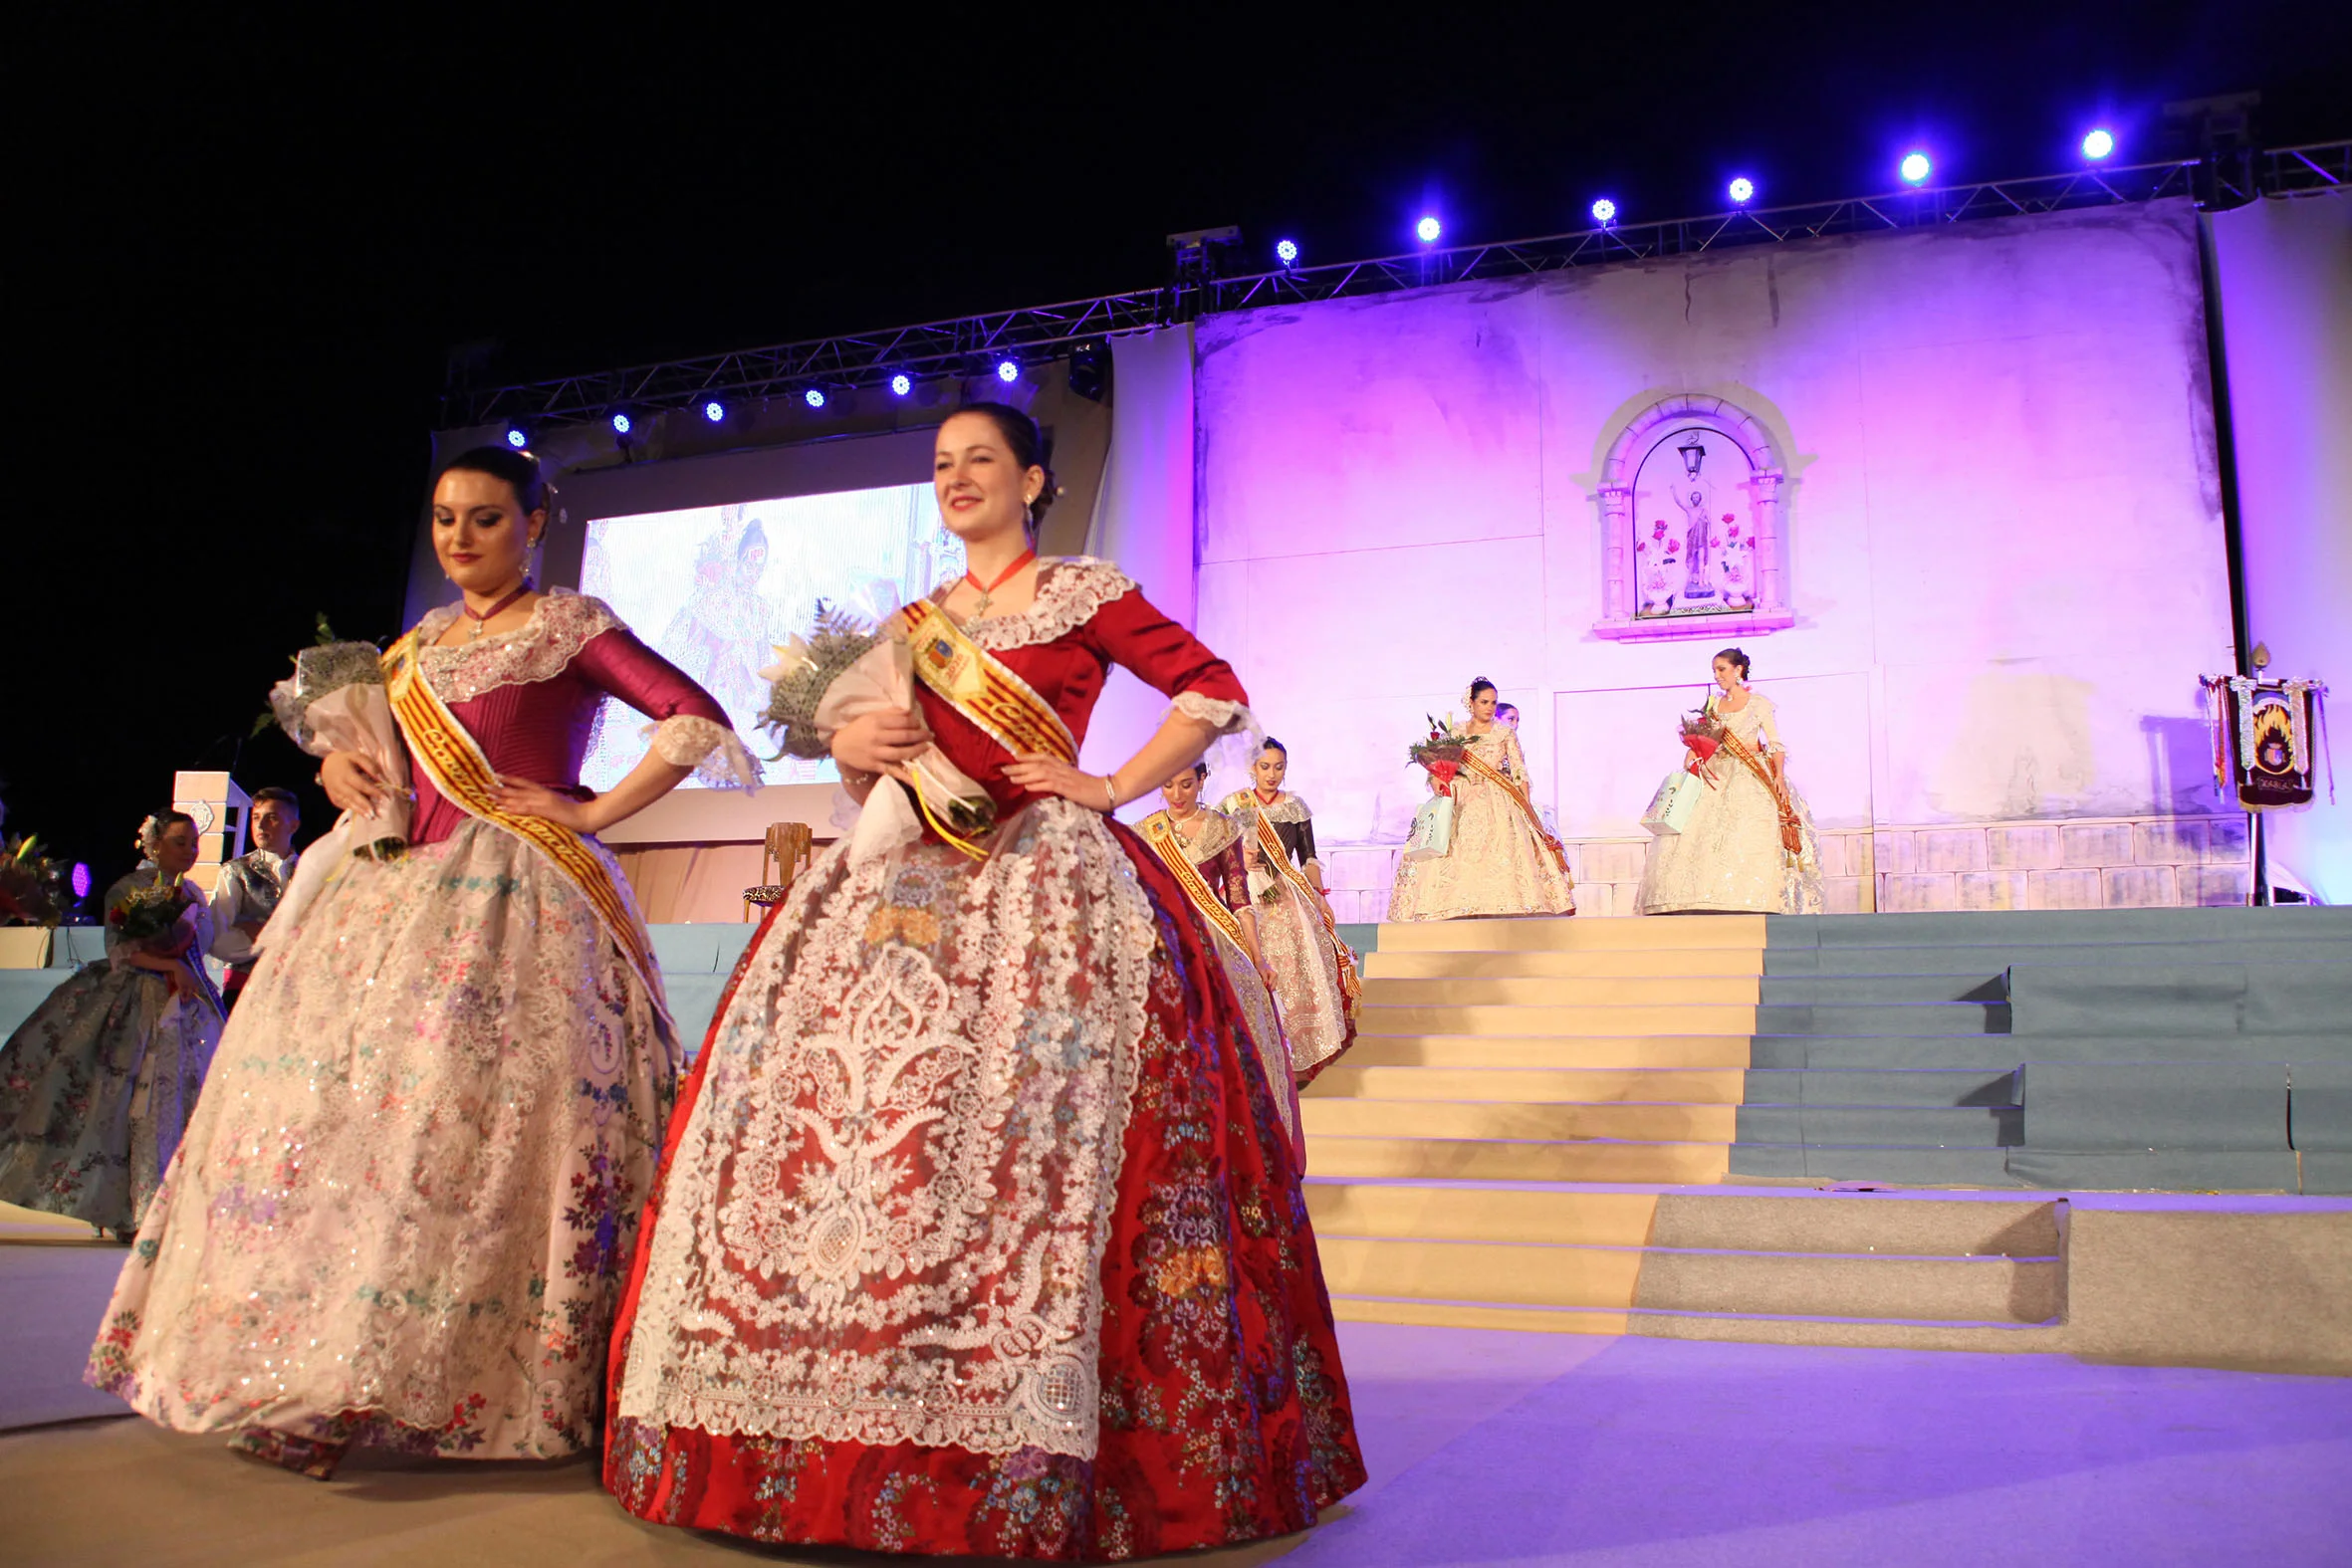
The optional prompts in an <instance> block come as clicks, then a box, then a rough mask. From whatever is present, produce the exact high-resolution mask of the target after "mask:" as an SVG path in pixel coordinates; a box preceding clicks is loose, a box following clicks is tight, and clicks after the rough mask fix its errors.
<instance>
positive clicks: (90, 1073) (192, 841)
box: [0, 811, 221, 1241]
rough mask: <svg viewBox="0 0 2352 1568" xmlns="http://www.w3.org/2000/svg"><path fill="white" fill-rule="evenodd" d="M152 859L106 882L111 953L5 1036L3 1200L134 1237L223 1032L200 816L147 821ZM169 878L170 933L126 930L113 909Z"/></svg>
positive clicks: (145, 838) (142, 833) (144, 835)
mask: <svg viewBox="0 0 2352 1568" xmlns="http://www.w3.org/2000/svg"><path fill="white" fill-rule="evenodd" d="M139 848H140V849H142V850H143V851H145V853H146V856H147V858H148V860H149V861H150V862H152V863H151V864H149V865H146V866H142V867H141V868H140V869H138V870H136V871H133V872H132V873H130V875H128V876H126V877H124V878H122V880H120V881H119V882H117V883H116V884H115V885H114V886H113V887H110V888H108V889H107V896H106V907H107V910H108V911H109V914H110V919H109V921H108V925H107V933H106V937H107V956H106V957H105V958H103V959H100V960H98V961H97V962H95V963H92V964H86V965H84V966H83V967H82V969H81V971H80V972H79V973H77V974H76V975H75V976H74V978H73V979H71V980H69V981H67V982H66V983H65V984H64V985H62V986H60V987H58V988H57V990H55V991H53V992H51V993H50V994H49V996H48V997H47V999H45V1000H44V1001H43V1002H42V1004H41V1006H40V1007H39V1008H36V1009H34V1012H33V1015H32V1016H31V1017H29V1018H27V1019H25V1021H24V1022H23V1023H22V1024H21V1025H19V1026H18V1028H17V1031H16V1032H15V1033H14V1034H12V1035H10V1036H9V1038H8V1043H7V1044H6V1045H0V1202H6V1203H12V1204H21V1205H23V1206H24V1207H25V1208H27V1209H43V1210H47V1211H49V1212H50V1213H52V1214H61V1215H70V1216H72V1217H73V1218H75V1219H77V1220H84V1221H87V1222H89V1224H90V1225H91V1226H92V1228H93V1229H96V1230H98V1231H99V1232H102V1233H103V1232H109V1231H111V1232H114V1233H115V1234H116V1236H117V1237H118V1238H119V1239H121V1240H124V1241H127V1240H129V1239H130V1235H131V1232H133V1231H135V1230H136V1229H137V1228H138V1221H139V1217H140V1216H141V1215H143V1214H144V1213H145V1212H146V1208H147V1202H148V1200H149V1199H151V1198H152V1197H153V1196H154V1193H155V1186H156V1183H157V1182H158V1181H159V1180H160V1179H161V1177H162V1175H163V1168H164V1166H166V1165H168V1164H169V1163H170V1161H171V1153H172V1151H173V1150H174V1149H175V1148H177V1147H178V1146H179V1138H180V1129H181V1128H183V1127H185V1126H186V1125H187V1119H188V1113H189V1112H190V1111H192V1110H193V1109H195V1105H196V1092H197V1091H198V1090H199V1089H201V1088H202V1087H203V1086H204V1074H205V1071H206V1069H207V1068H209V1067H210V1066H211V1064H212V1053H213V1048H214V1047H215V1046H216V1045H217V1044H218V1043H219V1041H220V1030H221V1006H220V994H219V993H218V992H215V991H214V990H213V989H212V982H211V981H210V980H209V979H207V978H206V976H205V973H204V954H205V952H206V950H207V949H209V948H210V947H211V946H212V912H211V910H210V909H208V908H207V907H206V905H205V902H204V899H203V896H202V895H201V894H200V893H198V892H197V891H196V889H195V888H193V887H192V886H190V885H189V884H188V883H187V882H186V881H184V880H183V879H184V878H185V877H186V876H187V874H188V870H189V868H190V867H192V866H193V865H195V863H196V855H197V852H198V837H197V833H196V823H195V819H194V818H193V817H190V816H189V815H187V813H185V812H183V811H163V812H159V813H158V814H156V815H154V816H150V817H148V818H147V820H146V822H145V823H144V824H143V825H142V826H141V827H140V829H139ZM164 879H168V880H169V881H170V883H171V884H172V886H173V887H174V888H176V889H177V893H176V897H177V899H178V901H179V906H180V907H179V913H178V916H177V918H176V920H175V922H174V924H173V926H172V929H171V930H170V932H168V933H166V934H164V935H162V936H151V937H139V938H124V937H122V936H120V935H119V933H118V931H117V930H116V927H115V922H114V920H113V919H112V918H111V917H112V915H113V912H114V911H117V910H119V909H121V908H122V906H123V904H124V902H125V901H126V900H127V899H128V898H129V897H130V895H131V894H132V893H134V892H139V891H142V890H144V889H147V888H152V887H154V886H155V885H156V883H157V882H158V881H160V880H164Z"/></svg>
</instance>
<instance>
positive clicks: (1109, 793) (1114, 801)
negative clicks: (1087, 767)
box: [1102, 773, 1119, 816]
mask: <svg viewBox="0 0 2352 1568" xmlns="http://www.w3.org/2000/svg"><path fill="white" fill-rule="evenodd" d="M1116 778H1118V775H1117V774H1115V773H1108V774H1104V775H1103V776H1102V799H1103V802H1104V803H1103V807H1102V811H1103V814H1104V815H1105V816H1107V815H1109V814H1110V813H1111V812H1113V811H1115V810H1117V809H1118V808H1119V794H1118V790H1117V789H1116V788H1114V787H1113V786H1112V784H1111V781H1112V780H1114V779H1116Z"/></svg>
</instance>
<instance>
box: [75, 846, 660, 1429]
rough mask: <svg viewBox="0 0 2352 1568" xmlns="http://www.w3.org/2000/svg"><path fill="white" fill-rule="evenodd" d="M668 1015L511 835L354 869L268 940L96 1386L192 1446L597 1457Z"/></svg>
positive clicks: (133, 1260) (159, 1203) (160, 1206)
mask: <svg viewBox="0 0 2352 1568" xmlns="http://www.w3.org/2000/svg"><path fill="white" fill-rule="evenodd" d="M622 886H623V887H625V886H626V884H625V883H623V884H622ZM657 1003H658V999H657V998H655V997H653V996H651V995H649V994H648V993H647V991H646V989H645V988H644V986H643V984H642V983H641V982H640V981H639V980H638V979H637V976H636V974H635V972H634V971H633V970H632V969H631V968H630V966H629V965H628V964H627V962H626V961H625V960H624V959H623V958H622V957H621V955H620V952H619V949H618V948H617V946H616V945H615V944H614V942H613V941H612V939H611V938H610V936H609V935H607V934H606V933H605V932H604V930H603V929H602V927H601V926H600V925H599V924H598V922H597V919H596V916H595V914H594V911H593V910H592V909H590V907H589V906H588V901H587V900H586V899H585V898H583V897H582V896H581V895H580V894H579V893H577V892H575V891H574V890H573V889H572V887H571V886H570V884H568V883H567V882H565V881H564V880H563V879H562V878H561V877H560V876H558V875H557V874H556V873H555V872H554V871H553V870H552V869H550V868H549V867H547V866H546V865H545V864H544V863H543V862H542V861H541V860H540V859H539V856H538V853H537V851H535V850H533V849H532V848H530V847H529V846H528V845H526V844H524V843H523V842H522V841H521V840H519V839H517V838H515V837H513V836H512V835H510V834H508V833H505V832H503V831H501V830H499V829H498V828H495V827H492V826H490V825H489V824H487V823H481V822H470V821H469V822H468V823H467V824H465V825H463V826H461V827H460V828H458V830H457V831H456V832H455V833H454V834H452V835H451V836H450V837H448V838H447V839H444V840H442V841H441V842H439V843H435V844H431V845H426V846H423V847H421V848H417V849H412V850H411V851H410V852H409V853H408V854H407V855H406V856H404V857H402V858H398V859H394V860H389V861H375V860H368V859H361V858H353V859H352V860H351V861H350V862H348V864H347V866H346V867H345V869H344V870H342V871H341V872H340V873H339V875H338V879H337V880H336V881H335V882H334V883H333V884H331V885H330V886H329V887H328V888H327V890H326V891H325V892H323V893H322V894H321V895H320V897H319V898H318V900H317V901H316V902H315V903H313V904H312V905H311V906H310V907H309V908H308V909H307V910H305V911H303V912H302V915H301V916H300V919H299V923H298V924H296V925H295V926H294V927H293V929H291V930H288V931H286V932H283V933H281V932H278V931H276V930H273V932H272V944H271V946H270V948H269V949H268V950H267V952H266V953H265V954H264V956H263V958H262V961H261V964H260V966H259V967H258V970H257V972H256V974H255V977H254V979H253V981H252V982H251V983H250V984H249V985H248V986H247V987H246V989H245V994H244V998H243V1000H242V1001H241V1002H240V1003H239V1004H238V1008H237V1011H236V1014H235V1016H234V1018H233V1020H232V1021H231V1023H230V1025H229V1028H228V1031H227V1033H226V1035H225V1037H224V1038H223V1040H222V1044H221V1049H220V1052H219V1055H218V1059H217V1060H216V1062H215V1064H214V1070H213V1077H212V1081H211V1085H210V1091H209V1092H208V1093H207V1094H206V1095H205V1096H204V1098H203V1100H202V1102H201V1103H200V1105H199V1107H198V1109H197V1114H196V1117H195V1119H194V1121H193V1122H192V1123H191V1125H190V1126H189V1129H188V1135H187V1138H186V1140H185V1142H184V1144H183V1147H182V1148H181V1150H180V1154H179V1158H178V1159H177V1160H176V1161H175V1162H174V1163H173V1165H172V1166H171V1168H170V1171H169V1173H168V1175H167V1177H166V1179H165V1183H164V1189H163V1191H162V1193H161V1194H160V1195H159V1196H158V1198H157V1200H156V1203H155V1205H154V1208H153V1210H152V1212H151V1213H150V1214H149V1215H148V1217H147V1220H146V1224H145V1225H144V1226H143V1227H142V1228H141V1230H140V1232H139V1235H138V1240H137V1242H136V1244H135V1246H134V1247H133V1249H132V1255H131V1257H130V1259H129V1260H128V1262H127V1263H126V1264H125V1266H124V1268H123V1272H122V1277H121V1280H120V1281H119V1282H118V1284H117V1286H116V1290H115V1298H114V1302H113V1304H112V1305H111V1306H110V1307H109V1309H108V1312H107V1317H106V1319H105V1324H104V1331H103V1334H102V1336H101V1338H100V1340H99V1342H98V1345H97V1347H96V1348H95V1350H94V1351H93V1353H92V1356H91V1363H90V1370H89V1380H90V1382H91V1383H92V1384H94V1385H95V1386H97V1387H99V1388H103V1389H109V1390H111V1391H113V1392H115V1393H117V1394H118V1395H120V1396H121V1397H122V1398H123V1399H124V1400H125V1401H127V1402H128V1403H129V1404H130V1405H131V1407H132V1408H133V1409H135V1410H137V1411H139V1412H140V1413H141V1414H142V1415H145V1416H147V1417H149V1418H151V1419H153V1420H155V1421H157V1422H160V1423H162V1424H163V1425H165V1426H169V1427H173V1428H176V1429H178V1430H180V1431H185V1432H217V1431H231V1430H235V1429H239V1428H245V1427H251V1426H268V1427H272V1428H275V1429H278V1430H279V1431H281V1432H283V1433H286V1434H289V1435H292V1436H295V1437H299V1438H305V1439H312V1440H320V1441H327V1442H341V1441H358V1442H367V1443H377V1444H382V1445H385V1446H390V1447H398V1448H404V1449H409V1450H412V1451H416V1452H424V1453H433V1454H439V1455H444V1456H472V1457H482V1458H492V1457H496V1458H510V1457H533V1458H547V1457H554V1456H560V1455H565V1454H571V1453H575V1452H577V1451H579V1450H581V1449H584V1448H587V1447H588V1446H589V1444H591V1443H592V1442H593V1441H594V1437H595V1433H596V1427H597V1420H598V1416H599V1413H600V1411H601V1406H602V1377H601V1371H602V1368H601V1358H602V1353H603V1349H604V1345H605V1339H606V1334H607V1333H608V1329H609V1324H610V1320H611V1314H612V1308H613V1303H614V1298H615V1296H616V1295H617V1293H618V1287H619V1281H620V1277H621V1274H622V1272H623V1270H624V1269H625V1267H626V1265H627V1261H628V1257H629V1252H630V1246H631V1242H632V1240H633V1238H634V1235H635V1230H636V1218H637V1214H638V1210H639V1207H640V1206H641V1205H642V1203H643V1201H644V1196H645V1193H646V1191H647V1190H648V1186H649V1183H650V1179H651V1176H652V1168H653V1163H654V1158H655V1155H656V1152H657V1151H658V1148H659V1144H660V1138H661V1134H662V1130H663V1125H664V1120H665V1117H666V1114H667V1111H668V1108H669V1103H670V1100H671V1097H672V1094H673V1091H674V1085H675V1081H676V1070H677V1058H676V1051H675V1047H674V1045H673V1044H672V1042H671V1040H670V1039H669V1037H668V1036H667V1034H666V1033H665V1032H664V1030H663V1028H662V1026H661V1025H660V1023H659V1022H658V1018H659V1008H658V1006H657Z"/></svg>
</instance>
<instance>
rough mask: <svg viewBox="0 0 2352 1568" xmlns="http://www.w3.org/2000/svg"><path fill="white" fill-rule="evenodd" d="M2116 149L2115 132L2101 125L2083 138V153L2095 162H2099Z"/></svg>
mask: <svg viewBox="0 0 2352 1568" xmlns="http://www.w3.org/2000/svg"><path fill="white" fill-rule="evenodd" d="M2114 150H2115V132H2114V131H2112V130H2109V129H2107V128H2106V127H2105V126H2103V125H2102V126H2100V127H2098V128H2097V129H2094V130H2093V131H2092V132H2091V133H2090V134H2089V135H2087V136H2085V137H2083V138H2082V155H2083V156H2084V157H2086V158H2088V159H2090V160H2091V161H2092V162H2093V163H2097V162H2099V161H2100V160H2101V159H2103V158H2105V157H2106V156H2107V155H2108V154H2109V153H2112V152H2113V151H2114Z"/></svg>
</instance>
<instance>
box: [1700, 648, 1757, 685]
mask: <svg viewBox="0 0 2352 1568" xmlns="http://www.w3.org/2000/svg"><path fill="white" fill-rule="evenodd" d="M1715 658H1716V659H1729V660H1731V661H1732V662H1733V663H1734V664H1737V665H1738V666H1740V679H1742V680H1746V679H1748V655H1747V654H1745V653H1742V652H1741V651H1740V650H1739V649H1738V648H1718V649H1716V650H1715ZM1707 662H1708V663H1710V664H1713V663H1714V662H1715V659H1709V660H1708V661H1707Z"/></svg>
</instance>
